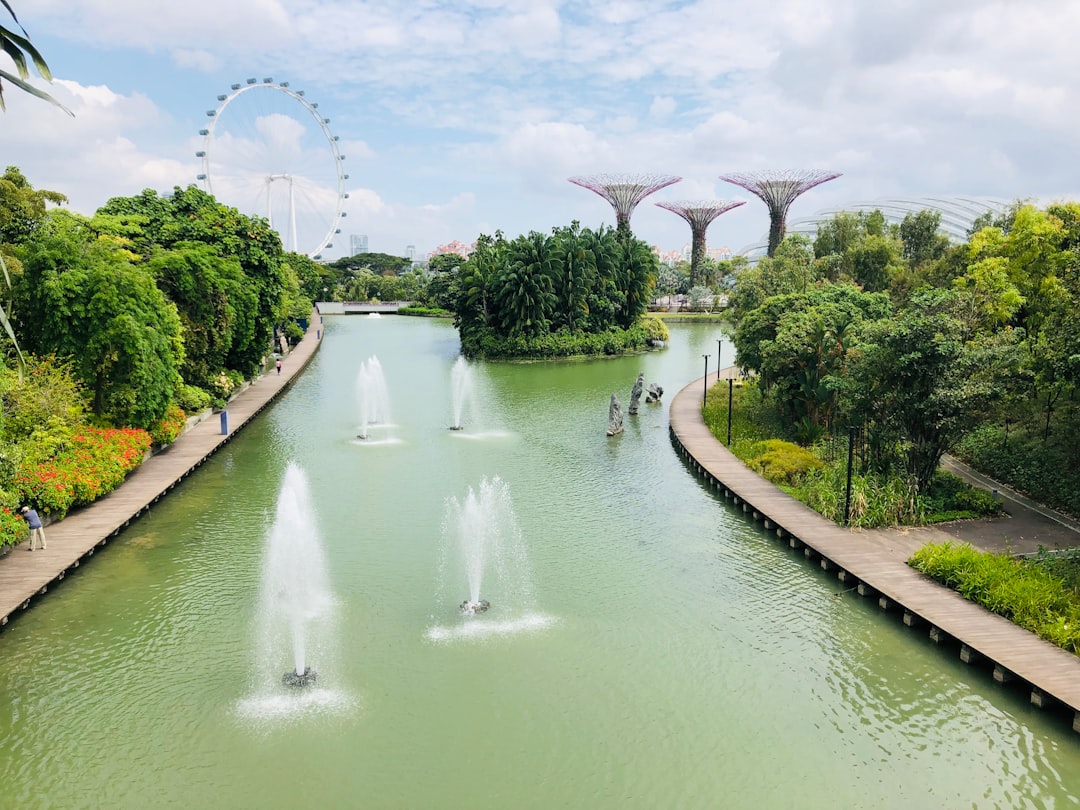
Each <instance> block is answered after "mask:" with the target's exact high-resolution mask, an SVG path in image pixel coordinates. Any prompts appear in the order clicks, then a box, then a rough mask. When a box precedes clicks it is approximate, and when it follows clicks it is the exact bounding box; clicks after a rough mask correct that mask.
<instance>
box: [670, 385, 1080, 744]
mask: <svg viewBox="0 0 1080 810" xmlns="http://www.w3.org/2000/svg"><path fill="white" fill-rule="evenodd" d="M710 376H711V375H710ZM710 384H711V380H710ZM704 385H705V380H704V379H703V378H699V379H697V380H695V381H694V382H691V383H690V384H688V385H687V386H686V387H685V388H683V390H682V391H680V392H679V393H678V394H676V395H675V398H674V399H673V400H672V403H671V433H672V439H673V441H674V442H675V444H676V446H677V447H678V448H679V449H680V451H681V452H682V453H683V455H684V456H685V457H686V459H687V461H688V462H689V463H690V465H691V467H693V469H694V470H695V471H696V472H698V473H699V474H701V475H702V476H703V477H704V478H705V480H706V481H708V482H709V483H710V484H711V485H713V486H715V487H716V488H717V489H718V490H719V491H720V492H721V493H722V494H723V495H724V496H725V497H726V498H727V499H728V500H730V501H731V502H732V503H733V504H734V505H735V506H737V507H739V508H741V509H742V511H743V512H745V513H747V514H748V515H750V516H752V517H753V518H754V519H755V520H757V521H759V522H761V523H762V524H763V525H764V526H765V528H766V529H770V530H773V531H775V532H776V534H777V535H778V536H779V537H780V538H781V539H784V540H785V541H786V542H787V543H788V544H789V545H790V546H791V547H792V548H796V549H801V550H803V553H804V554H805V555H806V556H807V557H809V558H811V559H817V560H819V561H820V564H821V566H822V568H825V569H826V570H836V571H837V575H838V577H839V578H840V580H841V581H843V582H844V583H846V584H847V585H848V587H849V588H851V589H853V590H858V592H859V593H860V594H861V595H863V596H873V597H877V598H878V604H879V605H880V606H881V607H882V608H885V609H893V610H898V611H900V612H902V614H903V618H904V622H905V623H906V624H909V625H912V626H915V625H925V626H927V627H928V628H929V632H930V637H931V638H932V639H933V640H934V641H937V642H939V643H948V642H954V643H955V644H957V645H958V646H959V654H960V657H961V658H962V659H963V660H964V661H966V662H968V663H978V662H980V661H983V662H989V663H990V665H991V666H992V671H993V675H994V678H995V679H996V680H998V681H1001V682H1005V681H1010V680H1017V679H1018V680H1019V681H1021V682H1022V683H1025V684H1026V685H1027V686H1028V688H1030V690H1031V701H1032V703H1035V704H1036V705H1040V706H1052V705H1060V706H1063V707H1065V708H1066V709H1067V710H1068V711H1070V712H1072V713H1073V728H1074V729H1075V730H1077V731H1080V658H1078V657H1077V656H1075V655H1072V654H1071V653H1068V652H1065V651H1064V650H1062V649H1060V648H1058V647H1056V646H1054V645H1052V644H1049V643H1048V642H1045V641H1043V640H1042V639H1040V638H1038V637H1037V636H1035V635H1034V634H1032V633H1029V632H1028V631H1026V630H1023V629H1022V628H1020V627H1017V626H1016V625H1014V624H1013V623H1012V622H1010V621H1008V620H1007V619H1003V618H1002V617H1000V616H996V615H994V614H993V613H991V612H989V611H988V610H986V609H985V608H982V607H980V606H979V605H976V604H975V603H973V602H969V601H967V600H966V599H964V598H963V597H962V596H960V595H959V594H957V593H956V592H954V591H952V590H950V589H948V588H944V587H942V586H940V585H938V584H937V583H935V582H933V581H931V580H930V579H928V578H926V577H924V576H922V575H921V574H920V573H918V572H917V571H916V570H915V569H913V568H911V567H910V566H908V565H907V564H906V560H907V559H908V557H909V556H910V555H911V553H912V552H913V551H914V550H915V549H917V548H919V547H920V546H921V545H923V544H924V543H925V542H929V540H927V539H926V537H927V535H926V534H925V533H923V532H922V531H920V530H891V529H890V530H876V531H854V530H849V529H845V528H842V527H840V526H837V525H836V524H835V523H833V522H832V521H829V520H826V519H825V518H823V517H822V516H821V515H819V514H818V513H817V512H815V511H814V510H812V509H810V508H809V507H807V506H805V505H803V504H802V503H800V502H799V501H797V500H795V499H794V498H792V497H791V496H789V495H787V494H786V493H784V492H782V491H781V490H779V489H777V488H776V487H775V486H773V485H772V484H771V483H769V482H768V481H766V480H765V479H764V478H762V477H761V476H759V475H757V474H756V473H754V472H752V471H751V470H750V469H749V468H748V467H746V465H744V464H743V463H742V462H741V461H739V459H737V458H736V457H735V456H734V455H732V454H731V453H730V452H729V451H728V449H727V448H726V447H725V446H724V445H723V444H722V443H721V442H720V441H719V440H718V439H716V437H714V436H713V435H712V433H711V432H710V431H709V429H708V427H706V425H705V421H704V419H703V418H702V414H701V400H702V390H703V386H704ZM1014 519H1015V518H1014ZM971 523H975V521H972V522H971ZM942 536H946V537H947V536H948V535H947V534H946V535H942Z"/></svg>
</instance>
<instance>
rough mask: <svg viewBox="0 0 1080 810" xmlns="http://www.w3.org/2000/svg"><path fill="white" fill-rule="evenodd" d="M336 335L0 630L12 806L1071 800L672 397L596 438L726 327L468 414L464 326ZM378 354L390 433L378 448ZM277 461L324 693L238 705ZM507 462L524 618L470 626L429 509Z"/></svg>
mask: <svg viewBox="0 0 1080 810" xmlns="http://www.w3.org/2000/svg"><path fill="white" fill-rule="evenodd" d="M324 327H325V340H324V344H323V346H322V348H321V349H320V351H319V354H318V356H317V357H316V358H315V360H314V361H313V363H312V365H311V366H310V367H309V369H308V370H307V371H306V372H305V374H304V375H303V377H302V378H301V379H300V380H298V381H297V382H296V384H295V385H294V386H293V388H292V389H291V390H290V391H289V393H288V394H287V396H285V397H284V398H283V399H282V400H281V401H280V402H278V403H277V404H275V405H274V406H273V407H272V408H269V409H268V410H267V411H266V412H264V415H263V416H261V417H260V418H259V419H258V420H257V421H256V423H255V424H253V425H252V426H251V427H249V428H247V429H245V430H244V431H243V432H242V433H241V434H240V435H238V436H237V437H236V438H235V439H234V440H233V441H232V442H231V443H229V444H228V445H227V446H226V447H225V448H224V449H223V450H222V451H221V452H220V453H219V454H218V455H217V456H216V457H214V458H212V459H211V460H210V461H209V462H208V463H206V464H204V465H203V466H202V467H201V468H200V469H199V470H198V471H197V472H196V473H195V474H194V475H192V476H191V477H190V478H189V479H187V480H185V481H184V482H183V483H182V484H181V485H180V486H178V487H177V488H176V490H175V491H174V493H173V494H170V495H169V497H168V498H166V499H164V500H163V501H162V502H161V503H159V504H157V505H156V506H155V507H154V509H153V511H152V513H151V514H150V515H149V516H148V517H144V518H142V519H140V520H138V521H136V522H135V523H134V524H133V525H132V526H131V527H130V528H129V529H128V530H127V531H126V532H125V533H124V534H123V535H121V536H120V537H119V538H118V539H117V540H116V541H114V542H110V544H109V546H108V547H107V548H106V549H103V550H102V552H101V553H99V554H97V555H95V556H94V559H93V560H92V561H91V562H90V563H89V564H87V565H83V566H81V567H80V568H79V569H78V570H77V571H75V572H73V573H71V574H69V575H68V577H67V578H66V579H65V581H64V582H63V583H62V584H61V585H60V586H58V587H57V588H56V589H54V592H53V593H50V596H49V598H48V599H44V600H42V601H41V602H40V603H39V604H38V605H36V606H35V607H33V608H32V609H31V610H29V611H27V612H26V613H25V614H23V615H21V616H19V617H18V618H17V620H16V621H14V622H12V624H11V625H9V627H7V628H6V629H5V630H4V631H3V632H2V633H0V709H2V710H0V768H2V773H3V788H2V790H0V806H3V807H7V806H11V807H17V806H30V807H34V806H42V807H47V806H52V807H66V806H86V805H87V804H88V802H89V803H90V804H92V805H94V806H102V807H131V808H136V807H138V808H142V807H145V806H147V804H148V803H150V804H168V803H172V804H177V805H183V806H207V807H308V806H328V807H358V806H360V807H464V806H468V807H470V808H486V807H500V808H501V807H524V808H530V807H535V808H549V807H589V808H619V809H620V810H622V809H623V808H656V807H687V808H697V807H702V808H711V807H724V808H743V807H745V808H788V807H798V808H834V807H838V806H846V807H874V808H898V809H900V808H903V809H904V810H906V809H907V808H953V807H978V808H983V807H1001V808H1014V807H1021V808H1022V807H1031V808H1044V807H1075V806H1077V804H1078V799H1077V794H1078V791H1077V790H1076V786H1077V785H1080V746H1078V744H1077V737H1076V736H1075V735H1074V734H1073V732H1072V731H1071V730H1070V729H1069V726H1068V722H1067V721H1062V720H1060V719H1059V718H1057V717H1056V716H1054V715H1048V714H1044V713H1041V712H1039V711H1038V710H1036V709H1033V708H1032V707H1030V706H1029V705H1028V703H1027V695H1026V694H1020V693H1018V692H1017V691H1014V690H1010V689H1008V688H1002V687H999V686H997V685H996V684H994V683H993V681H992V680H991V679H990V678H989V677H987V676H986V675H985V673H983V672H982V671H981V670H978V669H972V668H968V667H966V666H965V665H963V664H961V663H960V662H959V661H958V660H956V659H955V657H954V656H950V655H947V654H943V652H942V650H941V649H940V648H938V647H936V646H935V645H933V644H931V643H930V642H929V641H928V640H927V639H926V637H925V633H920V632H917V631H914V630H912V629H911V628H907V627H904V626H903V625H902V624H901V623H900V622H898V621H896V619H895V617H894V616H890V615H887V614H884V613H882V612H881V611H879V610H877V608H876V605H874V604H873V603H872V601H869V600H859V599H854V598H851V597H842V598H837V597H836V596H835V595H834V594H835V593H836V592H837V591H838V590H840V587H839V585H838V583H837V581H836V579H835V577H830V576H829V575H827V574H826V573H825V572H822V571H821V570H820V568H818V567H816V566H814V565H812V564H811V563H809V562H807V561H806V560H805V558H803V556H802V555H801V554H796V553H792V552H791V551H790V550H789V549H788V548H787V547H786V546H784V545H783V544H781V543H777V542H776V540H775V538H773V537H771V536H769V535H766V534H764V533H762V532H761V531H760V530H759V529H758V528H757V527H756V526H755V525H753V524H752V523H751V522H748V521H747V520H745V519H744V517H743V516H742V515H741V514H739V513H736V512H733V511H729V510H728V508H727V506H726V505H725V503H724V502H723V501H722V499H721V500H718V499H717V497H716V494H715V492H713V491H711V490H709V488H708V487H705V486H702V484H701V483H700V482H699V481H698V480H697V479H696V478H695V477H694V476H693V475H692V474H690V472H689V471H688V470H687V468H686V466H685V465H684V464H683V463H682V462H681V460H680V459H679V458H678V456H677V455H676V453H675V452H674V450H673V449H672V446H671V442H670V438H669V436H668V430H667V403H665V404H664V405H662V406H660V407H655V408H654V407H643V408H642V409H641V413H640V414H639V415H638V416H636V417H627V425H626V431H625V433H624V434H623V435H622V437H621V438H620V440H619V441H618V442H612V441H609V440H608V439H607V437H606V436H605V430H606V423H607V405H608V401H609V398H610V396H611V394H612V393H615V394H616V395H617V396H619V398H620V400H621V401H627V400H628V397H629V392H630V389H631V387H632V386H633V384H634V381H635V380H636V378H637V375H638V374H639V373H644V374H645V378H646V380H649V381H656V382H658V383H659V384H660V385H662V386H663V387H664V389H665V391H666V392H668V393H667V394H666V395H665V397H666V399H667V400H668V401H670V398H671V396H672V395H673V394H674V393H675V392H676V391H678V390H679V389H680V388H681V387H682V386H683V385H684V384H685V383H687V382H689V381H691V380H693V379H695V378H697V377H698V376H699V375H700V373H701V364H702V359H701V355H702V354H703V353H710V354H714V356H715V352H716V340H717V337H718V336H719V334H718V331H719V330H717V329H716V328H715V327H711V326H701V325H673V326H672V327H671V333H672V341H671V347H670V348H669V349H668V350H667V351H664V352H658V353H649V354H644V355H639V356H635V357H627V358H617V359H604V360H588V361H576V362H567V363H538V364H513V363H485V364H479V365H478V366H477V367H476V368H475V369H473V371H474V373H473V375H472V378H473V379H472V381H473V383H474V384H475V387H476V389H477V390H478V391H479V390H480V389H482V393H483V396H482V397H477V402H478V404H479V410H480V411H481V412H482V413H481V414H480V417H474V418H472V419H470V418H467V417H463V420H462V421H463V422H464V425H463V427H464V428H465V430H463V431H448V430H447V422H448V420H449V417H448V415H449V414H452V413H453V408H454V406H453V393H452V391H451V385H450V379H451V369H452V367H453V364H454V363H455V361H456V360H457V356H458V351H457V339H456V334H455V333H454V331H453V329H452V328H451V327H450V326H449V324H446V323H442V322H433V321H429V320H421V319H406V318H400V317H386V318H382V319H381V320H372V319H370V318H363V317H348V316H338V317H328V318H327V319H326V321H325V324H324ZM724 350H725V352H729V351H730V349H729V348H728V347H727V346H725V349H724ZM374 355H377V356H378V357H379V359H380V363H381V366H382V370H383V372H384V376H385V383H386V387H387V389H388V391H389V395H390V397H391V398H392V401H393V404H394V413H393V422H394V425H395V427H394V429H393V431H392V436H393V437H394V438H395V439H397V440H398V442H399V443H397V444H395V445H393V446H392V447H386V448H383V450H382V451H375V452H365V451H360V450H358V449H357V446H356V444H359V443H360V442H357V443H356V444H354V441H353V440H354V439H355V436H356V433H357V421H358V420H357V392H356V386H355V380H356V369H357V363H358V359H359V358H364V357H371V356H374ZM713 365H714V364H713ZM472 422H475V425H473V424H471V423H472ZM473 430H475V431H476V433H477V434H481V435H485V436H487V435H489V434H497V436H496V435H492V436H491V438H487V439H475V440H463V439H465V437H466V436H467V434H469V433H470V431H473ZM459 434H461V435H459ZM372 439H375V440H376V441H377V440H378V439H379V434H378V433H377V430H373V431H372ZM367 446H368V447H369V449H374V448H372V446H371V445H370V444H368V445H367ZM290 461H294V462H296V463H297V464H299V465H300V466H301V467H302V468H303V469H304V470H305V472H306V473H307V475H308V477H309V483H310V491H311V501H312V509H313V510H314V513H315V514H316V515H317V520H318V524H319V529H320V532H321V536H322V538H323V546H324V552H325V558H326V570H327V575H328V577H329V580H330V587H331V588H332V591H333V593H334V595H335V598H336V602H335V604H336V611H335V612H336V620H337V627H336V634H335V636H336V638H337V639H338V641H337V642H336V645H337V647H338V650H337V652H336V658H335V662H334V666H333V672H334V678H333V682H332V683H330V682H327V683H325V684H324V683H321V682H320V684H319V685H318V686H317V687H316V688H315V689H313V690H310V691H306V690H305V691H302V692H300V693H284V692H281V693H271V694H268V695H264V696H262V697H251V696H252V695H258V694H260V693H259V692H258V690H257V689H256V688H255V684H254V683H253V676H252V671H251V670H252V666H251V657H252V656H251V647H252V640H251V635H252V633H251V628H252V627H253V626H254V624H255V619H256V616H255V611H256V604H257V602H258V595H259V570H260V561H261V552H262V548H263V545H264V541H265V538H266V536H267V531H268V530H269V527H270V526H271V525H272V524H273V522H274V519H275V512H276V499H277V494H278V491H279V487H280V484H281V481H282V477H283V475H284V470H285V468H286V465H287V464H288V463H289V462H290ZM495 476H498V477H499V478H500V479H501V480H503V481H505V482H506V483H507V485H508V487H509V488H510V491H511V492H512V493H513V510H514V514H515V517H516V521H517V523H518V526H519V529H520V535H521V538H522V540H523V543H524V546H525V549H526V550H527V555H528V562H529V568H530V572H531V581H532V588H533V591H534V594H535V603H534V605H533V606H532V607H531V608H528V609H521V610H520V611H519V612H516V613H511V614H502V613H499V612H497V610H496V609H497V608H498V607H499V606H500V602H499V600H497V599H492V600H491V602H492V606H493V607H492V609H491V611H489V612H488V613H485V614H482V615H479V616H473V617H464V616H462V615H460V613H458V612H457V611H456V608H455V606H456V605H457V604H458V603H460V602H461V600H462V599H463V598H465V596H466V594H464V593H463V590H464V589H465V578H464V575H463V574H461V573H460V572H459V573H457V574H450V573H449V565H448V564H446V565H447V573H446V582H447V586H446V588H445V600H443V601H440V600H439V595H438V594H435V595H434V596H433V591H436V590H438V588H437V586H436V583H438V582H440V576H441V566H442V565H443V564H444V563H443V561H444V559H445V557H444V554H445V547H446V542H445V536H444V533H443V523H444V521H445V519H446V503H447V499H448V498H452V497H456V498H458V499H461V498H463V497H464V493H466V492H467V489H468V487H470V486H472V487H476V486H477V483H478V482H479V481H481V480H482V479H484V478H487V479H492V478H494V477H495ZM286 665H287V662H283V664H282V666H281V669H282V670H284V669H285V666H286ZM87 797H93V799H92V800H89V799H88V798H87ZM165 797H167V799H166V798H165Z"/></svg>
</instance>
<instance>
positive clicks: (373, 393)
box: [356, 355, 390, 439]
mask: <svg viewBox="0 0 1080 810" xmlns="http://www.w3.org/2000/svg"><path fill="white" fill-rule="evenodd" d="M356 400H357V405H358V407H359V412H360V428H359V433H358V434H357V437H358V438H360V439H367V438H369V436H370V430H371V428H372V427H374V426H376V425H388V424H390V394H389V392H388V391H387V389H386V378H385V377H384V376H383V370H382V366H381V365H380V364H379V358H378V357H376V356H375V355H372V356H371V357H369V358H368V359H367V360H365V361H364V362H363V363H361V364H360V371H359V372H357V375H356Z"/></svg>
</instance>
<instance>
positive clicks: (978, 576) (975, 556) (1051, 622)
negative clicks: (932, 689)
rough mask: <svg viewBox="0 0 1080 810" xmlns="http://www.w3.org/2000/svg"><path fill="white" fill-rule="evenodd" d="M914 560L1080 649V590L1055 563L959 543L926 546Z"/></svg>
mask: <svg viewBox="0 0 1080 810" xmlns="http://www.w3.org/2000/svg"><path fill="white" fill-rule="evenodd" d="M908 564H909V565H911V566H912V567H913V568H915V569H917V570H918V571H921V572H922V573H924V574H926V575H927V576H928V577H930V578H931V579H933V580H935V581H936V582H939V583H941V584H942V585H945V586H946V587H949V588H952V589H953V590H955V591H957V592H958V593H960V594H961V595H962V596H963V597H964V598H965V599H969V600H971V601H972V602H976V603H978V604H980V605H982V606H983V607H985V608H987V609H988V610H990V611H993V612H994V613H997V614H998V615H999V616H1004V617H1005V618H1007V619H1009V620H1011V621H1012V622H1014V623H1015V624H1017V625H1019V626H1020V627H1023V628H1024V629H1025V630H1030V631H1031V632H1032V633H1035V634H1036V635H1037V636H1039V637H1040V638H1042V639H1045V640H1046V641H1049V642H1051V643H1052V644H1056V645H1057V646H1059V647H1061V648H1063V649H1066V650H1068V651H1069V652H1071V653H1074V654H1076V653H1080V595H1078V593H1077V591H1076V588H1075V585H1070V583H1069V582H1068V581H1067V580H1066V579H1064V578H1062V576H1060V575H1059V574H1058V573H1055V571H1054V569H1053V566H1050V567H1048V566H1046V565H1044V564H1042V562H1041V561H1039V560H1035V561H1028V560H1022V559H1019V560H1018V559H1014V558H1013V557H1010V556H1008V555H1006V554H993V553H990V552H985V551H978V550H976V549H974V548H972V547H971V546H969V545H966V544H954V543H931V544H929V545H926V546H923V547H922V548H920V549H919V550H918V551H916V552H915V554H914V555H912V557H911V559H910V560H908ZM1074 581H1075V580H1074Z"/></svg>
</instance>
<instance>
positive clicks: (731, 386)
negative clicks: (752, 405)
mask: <svg viewBox="0 0 1080 810" xmlns="http://www.w3.org/2000/svg"><path fill="white" fill-rule="evenodd" d="M734 392H735V380H734V379H732V378H731V377H728V378H727V446H728V447H731V403H732V400H733V399H734Z"/></svg>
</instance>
